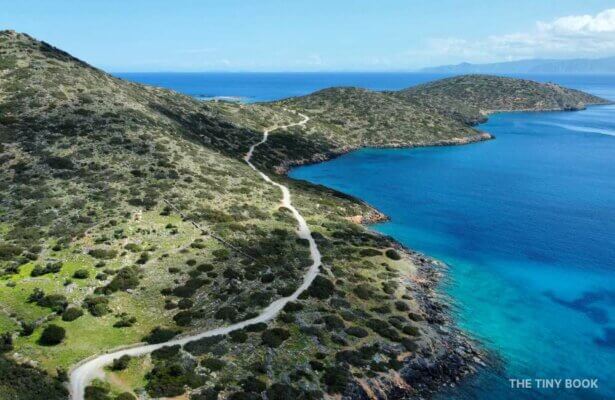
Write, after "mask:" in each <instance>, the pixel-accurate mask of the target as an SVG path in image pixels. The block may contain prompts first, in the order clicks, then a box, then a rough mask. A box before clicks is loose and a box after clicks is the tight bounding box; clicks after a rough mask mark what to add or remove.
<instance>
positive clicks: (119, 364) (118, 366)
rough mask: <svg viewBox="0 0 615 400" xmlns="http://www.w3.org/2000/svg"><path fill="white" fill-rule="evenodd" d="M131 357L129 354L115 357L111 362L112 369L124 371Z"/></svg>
mask: <svg viewBox="0 0 615 400" xmlns="http://www.w3.org/2000/svg"><path fill="white" fill-rule="evenodd" d="M130 360H131V357H130V356H129V355H123V356H121V357H120V358H115V359H113V362H112V363H111V370H112V371H123V370H125V369H126V368H128V364H129V363H130Z"/></svg>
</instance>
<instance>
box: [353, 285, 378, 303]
mask: <svg viewBox="0 0 615 400" xmlns="http://www.w3.org/2000/svg"><path fill="white" fill-rule="evenodd" d="M352 291H353V292H354V294H356V295H357V297H358V298H360V299H362V300H369V298H370V297H371V296H372V293H373V288H372V287H371V286H370V285H368V284H367V283H362V284H360V285H358V286H357V287H355V288H354V289H353V290H352Z"/></svg>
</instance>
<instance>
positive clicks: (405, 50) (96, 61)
mask: <svg viewBox="0 0 615 400" xmlns="http://www.w3.org/2000/svg"><path fill="white" fill-rule="evenodd" d="M1 3H2V4H0V29H14V30H17V31H20V32H26V33H29V34H30V35H32V36H34V37H36V38H38V39H41V40H45V41H47V42H49V43H51V44H53V45H55V46H57V47H60V48H62V49H64V50H66V51H68V52H70V53H72V54H73V55H75V56H77V57H79V58H81V59H83V60H85V61H87V62H89V63H91V64H93V65H95V66H97V67H100V68H103V69H105V70H107V71H111V72H127V71H349V70H354V71H399V70H412V69H416V68H419V67H423V66H431V65H439V64H448V63H457V62H461V61H470V62H490V61H502V60H512V59H520V58H532V57H557V58H565V57H574V56H588V57H600V56H609V55H615V2H614V1H613V0H609V1H605V0H582V1H579V0H513V1H511V0H505V1H499V0H491V1H485V0H480V1H478V0H466V1H455V0H437V1H435V0H431V1H408V0H399V1H392V0H388V1H387V0H380V1H375V0H372V1H367V0H348V1H342V0H326V1H323V0H310V1H307V0H305V1H293V0H285V1H282V0H258V1H251V0H244V1H239V0H218V1H213V0H209V1H185V0H175V1H158V0H147V1H141V0H122V1H120V0H104V1H102V0H101V1H90V0H53V1H51V0H40V1H32V0H14V1H9V0H2V2H1ZM609 9H612V12H611V11H609ZM563 17H569V18H563ZM588 43H589V45H588Z"/></svg>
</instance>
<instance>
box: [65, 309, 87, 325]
mask: <svg viewBox="0 0 615 400" xmlns="http://www.w3.org/2000/svg"><path fill="white" fill-rule="evenodd" d="M82 315H83V310H82V309H81V308H77V307H68V308H67V309H66V310H64V312H63V313H62V321H67V322H70V321H74V320H76V319H77V318H79V317H81V316H82Z"/></svg>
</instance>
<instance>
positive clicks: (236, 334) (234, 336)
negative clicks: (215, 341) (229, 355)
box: [229, 329, 248, 343]
mask: <svg viewBox="0 0 615 400" xmlns="http://www.w3.org/2000/svg"><path fill="white" fill-rule="evenodd" d="M229 336H230V337H231V341H233V342H235V343H244V342H245V341H246V340H248V334H247V333H246V332H245V331H244V330H243V329H239V330H237V331H233V332H231V333H229Z"/></svg>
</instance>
